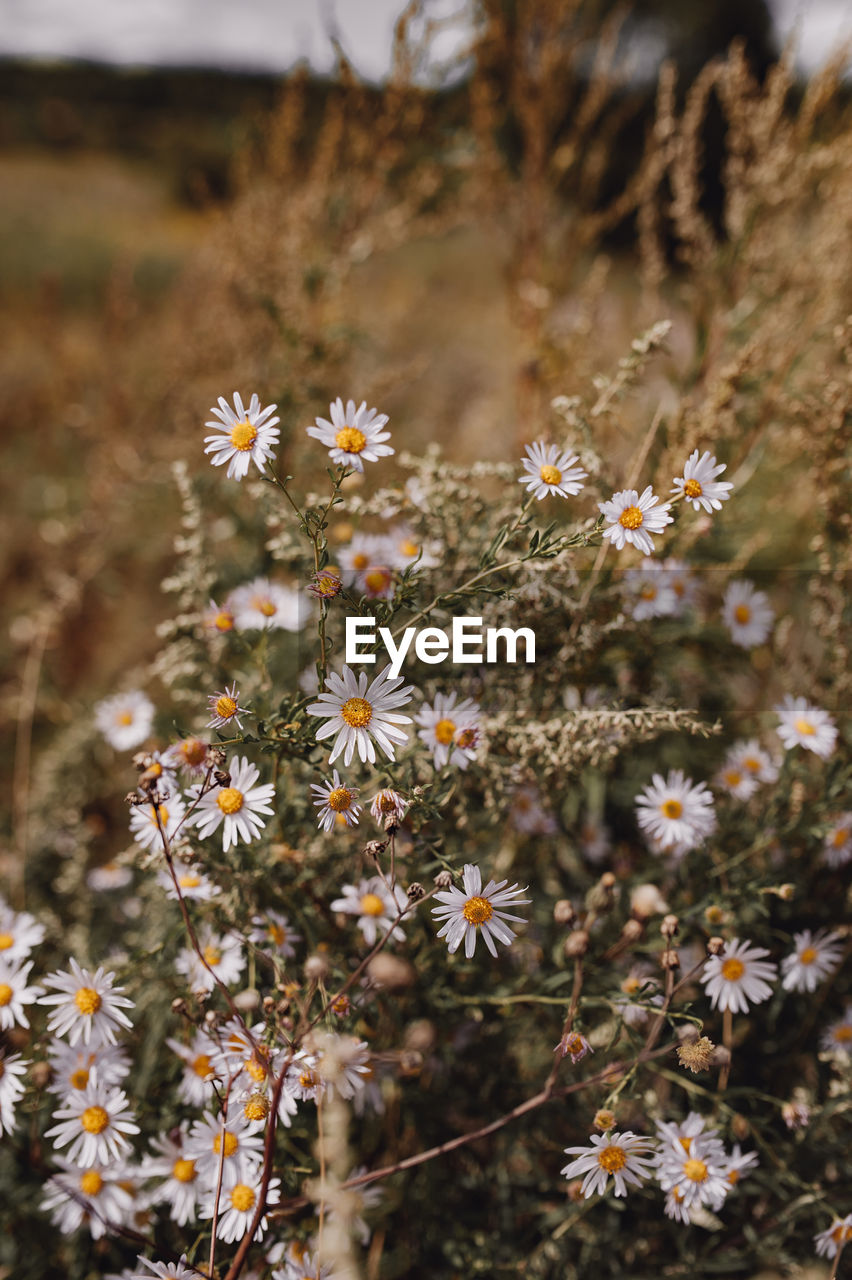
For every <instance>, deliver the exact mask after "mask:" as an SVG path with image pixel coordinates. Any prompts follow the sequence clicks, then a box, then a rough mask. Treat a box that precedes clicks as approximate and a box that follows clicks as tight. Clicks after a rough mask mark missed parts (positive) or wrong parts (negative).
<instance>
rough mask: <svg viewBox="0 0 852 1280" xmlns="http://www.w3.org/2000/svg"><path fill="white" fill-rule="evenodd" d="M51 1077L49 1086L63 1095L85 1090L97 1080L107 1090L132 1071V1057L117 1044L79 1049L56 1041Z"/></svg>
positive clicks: (50, 1052) (51, 1056)
mask: <svg viewBox="0 0 852 1280" xmlns="http://www.w3.org/2000/svg"><path fill="white" fill-rule="evenodd" d="M47 1056H48V1058H49V1059H50V1067H51V1072H52V1076H51V1080H50V1083H49V1084H48V1086H47V1087H48V1089H49V1090H50V1092H51V1093H55V1094H58V1095H59V1096H60V1097H61V1098H67V1097H70V1095H71V1094H72V1093H75V1092H84V1091H85V1090H86V1089H87V1088H88V1086H89V1084H90V1083H91V1082H93V1081H95V1080H97V1082H98V1084H101V1085H103V1086H104V1087H105V1088H106V1089H112V1088H114V1087H115V1086H116V1085H118V1084H121V1082H122V1080H124V1079H125V1077H126V1076H127V1073H128V1072H129V1071H130V1059H129V1057H128V1055H127V1053H126V1052H125V1051H124V1049H122V1048H120V1047H119V1046H118V1045H114V1044H99V1045H89V1046H86V1047H85V1048H82V1047H81V1048H75V1047H74V1046H73V1045H69V1044H65V1043H64V1042H63V1041H62V1040H54V1041H52V1043H51V1044H50V1046H49V1047H48V1050H47Z"/></svg>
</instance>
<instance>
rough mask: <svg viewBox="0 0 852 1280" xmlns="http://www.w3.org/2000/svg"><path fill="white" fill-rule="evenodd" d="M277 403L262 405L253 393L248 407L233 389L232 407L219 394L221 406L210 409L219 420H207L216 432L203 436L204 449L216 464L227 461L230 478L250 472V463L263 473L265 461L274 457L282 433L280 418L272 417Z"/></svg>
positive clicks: (217, 465) (237, 478)
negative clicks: (279, 425) (277, 424)
mask: <svg viewBox="0 0 852 1280" xmlns="http://www.w3.org/2000/svg"><path fill="white" fill-rule="evenodd" d="M277 407H278V406H277V405H274V404H270V405H267V407H266V408H265V409H261V407H260V399H259V397H258V396H256V395H253V396H252V398H251V401H250V402H249V407H248V409H246V408H245V407H244V405H243V401H242V396H241V395H240V393H239V392H238V391H235V392H234V407H233V409H232V408H231V406H230V405H229V404H228V402H227V400H226V399H225V398H224V396H220V397H219V407H218V409H217V408H212V409H211V410H210V412H211V413H212V414H213V415H214V417H215V418H216V419H218V421H214V422H205V424H204V425H205V427H210V428H211V429H212V430H213V431H214V432H215V433H216V434H215V435H212V436H205V437H204V452H205V453H208V454H210V455H211V456H210V461H211V462H212V464H213V466H214V467H221V466H223V465H224V464H225V463H226V462H227V464H228V479H229V480H242V479H243V477H244V476H246V475H248V469H249V464H250V463H252V462H253V463H254V465H255V466H256V467H257V469H258V471H259V472H260V473H261V474H263V472H264V470H265V468H266V463H267V462H268V460H269V459H270V458H273V457H274V456H275V449H274V446H275V445H277V443H278V437H279V435H280V432H279V430H278V427H277V426H276V423H277V422H280V418H278V417H275V418H273V417H272V416H271V415H272V414H273V413H275V410H276V409H277Z"/></svg>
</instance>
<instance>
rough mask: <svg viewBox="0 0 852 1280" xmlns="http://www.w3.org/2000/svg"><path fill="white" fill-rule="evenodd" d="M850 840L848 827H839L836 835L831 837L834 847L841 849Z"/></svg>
mask: <svg viewBox="0 0 852 1280" xmlns="http://www.w3.org/2000/svg"><path fill="white" fill-rule="evenodd" d="M848 839H849V830H848V828H847V827H838V828H837V830H836V831H835V833H834V835H833V836H832V837H831V843H832V847H833V848H835V849H840V848H841V847H842V846H843V845H844V844H845V843H846V841H847V840H848Z"/></svg>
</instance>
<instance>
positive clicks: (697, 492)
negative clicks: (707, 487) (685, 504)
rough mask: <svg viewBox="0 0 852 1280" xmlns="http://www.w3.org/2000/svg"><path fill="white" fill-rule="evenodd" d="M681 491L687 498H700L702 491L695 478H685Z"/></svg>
mask: <svg viewBox="0 0 852 1280" xmlns="http://www.w3.org/2000/svg"><path fill="white" fill-rule="evenodd" d="M683 491H684V493H685V494H686V496H687V498H700V497H701V495H702V493H703V492H704V490H703V489H702V488H701V485H700V484H699V483H698V481H697V480H687V482H686V484H685V485H684V486H683Z"/></svg>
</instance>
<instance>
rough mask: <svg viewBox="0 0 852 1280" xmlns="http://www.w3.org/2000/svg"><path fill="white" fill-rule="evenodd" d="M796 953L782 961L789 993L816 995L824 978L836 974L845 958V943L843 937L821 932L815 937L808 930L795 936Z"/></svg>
mask: <svg viewBox="0 0 852 1280" xmlns="http://www.w3.org/2000/svg"><path fill="white" fill-rule="evenodd" d="M793 942H794V944H795V949H794V951H793V954H792V955H789V956H785V957H784V959H783V960H782V961H781V972H782V973H783V975H784V980H783V982H782V986H783V987H784V989H785V991H810V992H813V991H816V989H817V987H818V986H819V984H820V983H821V982H822V980H823V978H827V977H829V976H830V975H831V974H832V973H834V972H835V970H836V969H837V966H838V965H839V964H840V961H841V959H842V957H843V940H842V938H841V936H840V934H839V933H827V932H826V930H825V929H820V931H819V932H818V933H811V931H810V929H804V930H803V931H802V932H801V933H796V934H794V935H793Z"/></svg>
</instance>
